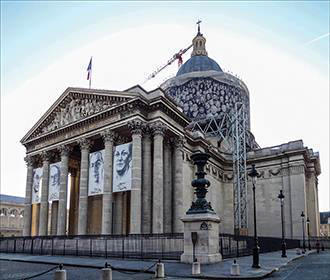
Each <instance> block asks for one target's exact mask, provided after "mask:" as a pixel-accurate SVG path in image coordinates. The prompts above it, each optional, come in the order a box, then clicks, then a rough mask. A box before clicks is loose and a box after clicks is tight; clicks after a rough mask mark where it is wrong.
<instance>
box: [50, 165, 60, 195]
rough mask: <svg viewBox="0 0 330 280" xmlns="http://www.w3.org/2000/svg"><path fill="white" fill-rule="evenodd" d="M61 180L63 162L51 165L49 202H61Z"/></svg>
mask: <svg viewBox="0 0 330 280" xmlns="http://www.w3.org/2000/svg"><path fill="white" fill-rule="evenodd" d="M60 178H61V162H60V161H59V162H56V163H52V164H50V165H49V184H48V201H55V200H59V196H60Z"/></svg>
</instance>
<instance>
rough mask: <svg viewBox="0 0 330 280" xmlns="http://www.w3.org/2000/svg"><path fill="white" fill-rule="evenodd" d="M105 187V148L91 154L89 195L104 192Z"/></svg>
mask: <svg viewBox="0 0 330 280" xmlns="http://www.w3.org/2000/svg"><path fill="white" fill-rule="evenodd" d="M103 187H104V150H101V151H97V152H94V153H90V154H89V178H88V195H89V196H90V195H97V194H102V193H103Z"/></svg>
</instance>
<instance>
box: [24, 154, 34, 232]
mask: <svg viewBox="0 0 330 280" xmlns="http://www.w3.org/2000/svg"><path fill="white" fill-rule="evenodd" d="M24 160H25V162H26V165H27V175H26V187H25V206H24V227H23V236H31V220H32V184H33V163H34V161H33V158H32V157H31V156H26V157H25V158H24Z"/></svg>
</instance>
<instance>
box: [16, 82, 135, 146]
mask: <svg viewBox="0 0 330 280" xmlns="http://www.w3.org/2000/svg"><path fill="white" fill-rule="evenodd" d="M136 97H137V95H136V94H134V93H128V92H120V91H110V90H96V89H84V88H68V89H67V90H66V91H65V92H64V93H63V94H62V95H61V96H60V97H59V98H58V99H57V100H56V102H55V103H54V104H53V105H52V106H51V107H50V108H49V109H48V111H47V112H46V113H45V114H44V115H43V116H42V117H41V118H40V120H39V121H38V122H37V123H36V124H35V125H34V126H33V127H32V128H31V129H30V131H29V132H28V133H27V134H26V135H25V136H24V137H23V139H22V140H21V142H22V143H24V142H26V141H28V140H31V139H34V138H37V137H39V136H42V135H46V134H48V133H51V132H53V131H56V130H58V129H61V128H63V127H66V126H70V125H71V124H73V123H76V122H79V121H82V120H84V119H85V118H88V117H90V116H92V115H95V114H99V113H100V112H103V111H106V110H109V109H110V108H112V107H114V106H118V105H119V104H121V103H125V102H127V101H129V100H131V99H133V98H136Z"/></svg>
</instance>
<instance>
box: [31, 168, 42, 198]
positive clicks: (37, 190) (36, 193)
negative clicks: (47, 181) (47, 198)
mask: <svg viewBox="0 0 330 280" xmlns="http://www.w3.org/2000/svg"><path fill="white" fill-rule="evenodd" d="M32 176H33V181H32V204H35V203H40V200H41V185H42V167H39V168H35V169H33V175H32Z"/></svg>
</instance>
